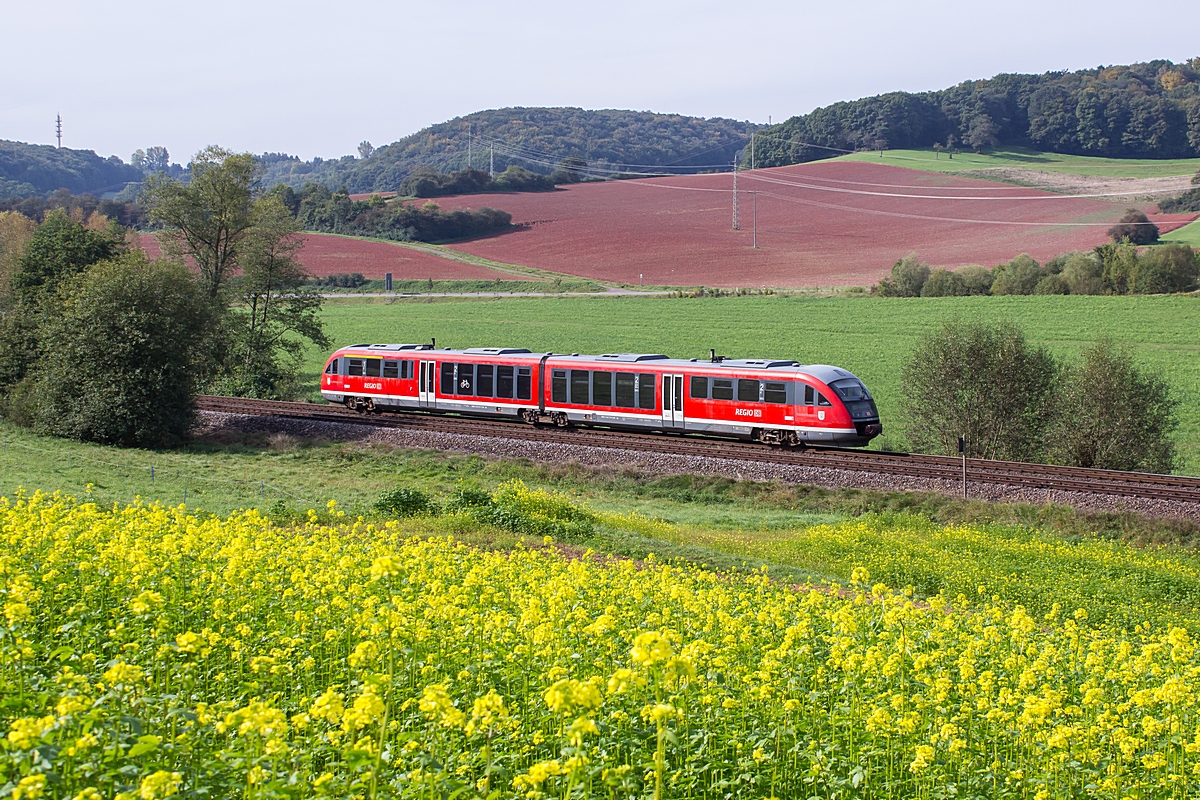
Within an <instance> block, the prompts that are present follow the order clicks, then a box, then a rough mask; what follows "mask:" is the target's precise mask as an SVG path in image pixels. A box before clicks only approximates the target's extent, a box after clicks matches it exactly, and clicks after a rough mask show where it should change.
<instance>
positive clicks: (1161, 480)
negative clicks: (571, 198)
mask: <svg viewBox="0 0 1200 800" xmlns="http://www.w3.org/2000/svg"><path fill="white" fill-rule="evenodd" d="M197 407H198V408H199V409H200V410H202V411H214V412H222V413H231V414H245V415H250V416H271V417H285V418H291V419H307V420H313V421H321V422H337V423H343V424H351V425H367V426H374V427H382V428H403V429H407V430H421V431H430V432H436V433H451V434H460V435H472V436H484V437H492V438H500V439H515V440H523V441H536V442H544V443H550V444H565V445H575V446H582V447H600V448H607V449H612V450H636V451H641V452H653V453H663V454H668V455H680V456H687V457H692V458H720V459H727V460H733V461H746V462H757V463H771V464H784V465H788V466H794V467H810V468H819V469H834V470H847V471H854V472H867V473H873V474H882V475H897V476H904V477H915V478H927V479H933V480H941V481H947V482H951V483H954V484H958V483H959V482H960V481H961V480H962V460H961V459H959V458H953V457H947V456H931V455H921V454H916V453H894V452H888V451H879V450H847V449H841V448H832V447H829V448H819V447H810V448H802V449H786V448H781V447H771V446H767V445H763V444H759V443H756V442H746V441H741V440H737V439H721V438H712V437H698V436H695V435H683V434H675V433H662V432H653V433H639V432H633V431H617V430H606V429H597V428H576V427H567V428H557V427H544V426H530V425H528V424H526V423H524V422H509V421H504V420H488V419H478V418H474V417H461V416H453V415H443V414H429V413H424V412H407V411H405V412H382V413H374V414H364V413H359V412H355V411H351V410H349V409H347V408H344V407H342V406H335V405H323V404H317V403H296V402H284V401H277V400H252V399H246V398H234V397H215V396H201V397H199V398H198V399H197ZM967 480H968V482H969V483H987V484H995V485H1002V486H1014V487H1022V488H1033V489H1054V490H1059V491H1068V492H1080V493H1086V494H1104V495H1118V496H1123V497H1137V498H1146V499H1156V500H1177V501H1183V502H1190V503H1200V478H1195V477H1187V476H1180V475H1159V474H1154V473H1144V472H1119V471H1115V470H1103V469H1089V468H1080V467H1057V466H1052V465H1047V464H1026V463H1022V462H1017V461H993V460H988V459H977V458H969V459H967Z"/></svg>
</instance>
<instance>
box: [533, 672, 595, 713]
mask: <svg viewBox="0 0 1200 800" xmlns="http://www.w3.org/2000/svg"><path fill="white" fill-rule="evenodd" d="M543 697H544V698H545V700H546V705H547V706H549V707H550V710H551V711H553V712H554V713H556V714H574V713H576V712H578V711H587V710H590V709H594V708H599V707H600V703H601V702H602V701H603V698H602V697H601V696H600V690H599V689H597V688H596V684H594V683H592V682H591V681H587V682H584V681H577V680H575V679H574V678H563V679H562V680H560V681H555V682H554V684H552V685H551V686H550V688H548V689H546V691H545V694H544V695H543Z"/></svg>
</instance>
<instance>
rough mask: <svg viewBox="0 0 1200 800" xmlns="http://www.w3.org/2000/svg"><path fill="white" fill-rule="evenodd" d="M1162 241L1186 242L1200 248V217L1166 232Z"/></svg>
mask: <svg viewBox="0 0 1200 800" xmlns="http://www.w3.org/2000/svg"><path fill="white" fill-rule="evenodd" d="M1160 241H1161V243H1162V244H1186V245H1187V246H1188V247H1195V248H1197V249H1200V219H1198V220H1196V221H1195V222H1193V223H1191V224H1188V225H1184V226H1183V227H1182V228H1179V229H1178V230H1174V231H1171V232H1170V233H1164V234H1163V236H1162V239H1161V240H1160Z"/></svg>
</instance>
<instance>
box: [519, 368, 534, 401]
mask: <svg viewBox="0 0 1200 800" xmlns="http://www.w3.org/2000/svg"><path fill="white" fill-rule="evenodd" d="M532 398H533V369H532V368H531V367H518V368H517V399H518V400H531V399H532Z"/></svg>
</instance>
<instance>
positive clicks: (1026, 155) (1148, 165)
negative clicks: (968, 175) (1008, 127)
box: [831, 147, 1200, 178]
mask: <svg viewBox="0 0 1200 800" xmlns="http://www.w3.org/2000/svg"><path fill="white" fill-rule="evenodd" d="M831 160H832V161H866V162H870V163H873V164H880V163H882V164H890V165H891V166H894V167H906V168H908V169H919V170H922V171H924V172H964V171H967V170H977V169H995V168H1008V169H1029V170H1036V171H1039V172H1061V173H1067V174H1070V175H1086V176H1089V177H1110V178H1168V177H1175V176H1178V175H1194V174H1196V173H1197V172H1200V158H1176V159H1156V158H1100V157H1097V156H1073V155H1065V154H1061V153H1043V152H1040V151H1038V150H1030V149H1028V148H1023V147H1005V148H1003V149H999V150H989V151H988V152H986V153H973V152H970V151H969V150H968V151H965V152H961V153H956V154H955V155H954V158H949V156H948V155H947V154H946V153H944V152H943V153H938V152H936V151H934V150H933V149H932V148H930V149H922V150H885V151H884V154H883V157H882V158H880V155H879V151H878V150H875V151H868V152H862V153H851V154H849V155H844V156H838V157H837V158H835V159H831Z"/></svg>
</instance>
